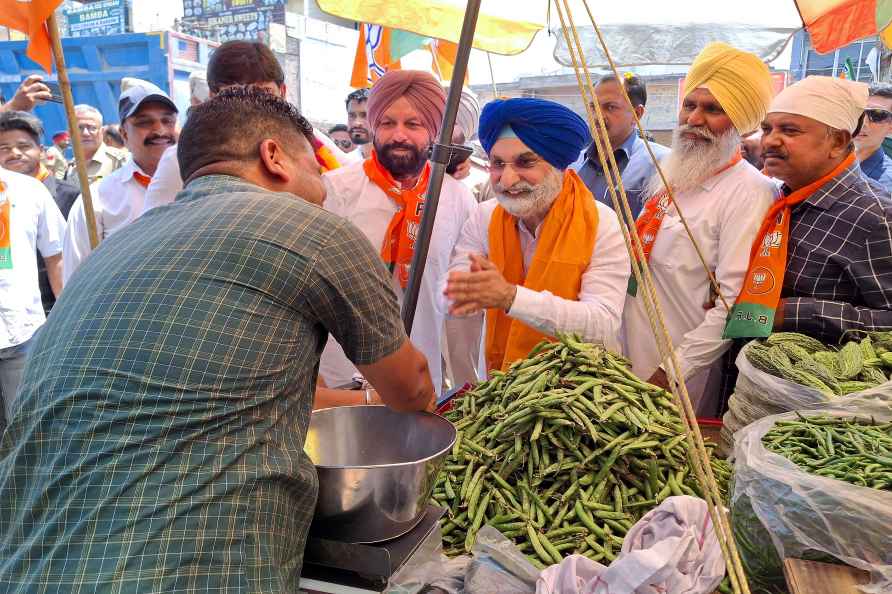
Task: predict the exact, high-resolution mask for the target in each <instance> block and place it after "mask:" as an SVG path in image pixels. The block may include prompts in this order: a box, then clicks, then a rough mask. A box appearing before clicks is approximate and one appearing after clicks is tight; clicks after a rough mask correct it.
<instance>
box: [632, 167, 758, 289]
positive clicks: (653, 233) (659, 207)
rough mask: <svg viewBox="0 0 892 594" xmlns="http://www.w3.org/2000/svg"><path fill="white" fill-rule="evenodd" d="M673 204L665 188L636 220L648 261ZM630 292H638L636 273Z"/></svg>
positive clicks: (642, 247) (721, 170)
mask: <svg viewBox="0 0 892 594" xmlns="http://www.w3.org/2000/svg"><path fill="white" fill-rule="evenodd" d="M741 158H742V157H741V155H740V153H739V152H738V153H737V154H735V155H734V156H733V157H732V158H731V160H730V161H729V162H728V163H726V164H725V165H724V166H723V167H721V168H720V169H718V170H717V171H716V172H715V173H714V174H713V177H715V176H716V175H718V174H720V173H722V172H724V171H725V170H727V169H730V168H731V167H734V166H735V165H737V163H739V162H740V160H741ZM671 204H672V201H671V200H670V199H669V193H668V192H667V191H666V190H665V189H663V190H661V191H660V192H657V193H656V194H654V195H653V196H651V197H650V198H649V199H648V200H647V202H645V203H644V212H642V213H641V216H639V217H638V220H637V221H635V228H636V229H637V230H638V237H639V238H640V239H641V249H642V250H643V251H644V259H645V260H646V261H647V262H650V252H651V250H653V247H654V242H656V240H657V234H658V233H659V232H660V227H662V225H663V219H664V218H665V217H666V213H667V212H669V207H670V206H671ZM628 293H629V295H631V296H632V297H635V296H636V295H637V294H638V282H637V280H636V279H635V275H634V274H633V275H631V276H629V289H628Z"/></svg>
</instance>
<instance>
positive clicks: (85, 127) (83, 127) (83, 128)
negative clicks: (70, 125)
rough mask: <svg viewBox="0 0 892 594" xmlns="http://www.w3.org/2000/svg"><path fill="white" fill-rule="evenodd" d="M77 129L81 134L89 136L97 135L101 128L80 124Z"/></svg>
mask: <svg viewBox="0 0 892 594" xmlns="http://www.w3.org/2000/svg"><path fill="white" fill-rule="evenodd" d="M77 129H78V130H80V131H81V132H86V133H87V134H96V133H97V132H99V126H94V125H92V124H78V126H77Z"/></svg>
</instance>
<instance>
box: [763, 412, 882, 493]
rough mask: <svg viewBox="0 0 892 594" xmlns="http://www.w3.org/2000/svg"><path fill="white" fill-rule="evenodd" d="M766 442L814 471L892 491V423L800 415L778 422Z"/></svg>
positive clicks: (841, 479)
mask: <svg viewBox="0 0 892 594" xmlns="http://www.w3.org/2000/svg"><path fill="white" fill-rule="evenodd" d="M762 444H763V445H764V446H765V448H766V449H768V450H770V451H772V452H774V453H776V454H780V455H781V456H783V457H784V458H786V459H788V460H790V461H791V462H793V463H794V464H796V465H797V466H799V467H800V468H801V469H802V470H804V471H805V472H807V473H809V474H815V475H818V476H825V477H828V478H833V479H837V480H840V481H845V482H847V483H851V484H853V485H860V486H862V487H870V488H873V489H880V490H883V491H892V423H876V422H875V421H873V420H872V419H852V418H843V417H833V416H829V415H819V416H814V417H802V416H800V418H799V420H790V421H780V422H778V423H777V424H776V425H775V426H774V427H773V428H772V429H771V431H769V432H768V433H766V434H765V436H764V437H763V438H762Z"/></svg>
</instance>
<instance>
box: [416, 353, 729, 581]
mask: <svg viewBox="0 0 892 594" xmlns="http://www.w3.org/2000/svg"><path fill="white" fill-rule="evenodd" d="M492 375H493V377H492V379H490V380H489V381H486V382H483V383H481V384H479V385H477V386H476V387H475V388H474V389H473V390H471V391H469V392H467V393H465V394H464V395H463V396H462V397H460V398H458V399H456V401H455V403H454V407H453V409H452V410H451V411H449V412H448V413H446V418H448V419H449V420H450V421H452V422H453V423H454V424H455V426H456V428H457V429H458V437H457V439H456V442H455V447H454V448H453V450H452V452H451V454H450V455H449V457H448V458H447V460H446V463H445V466H444V469H443V471H442V472H441V474H440V476H439V478H438V481H437V483H436V486H435V488H434V494H433V499H434V502H435V503H436V504H438V505H441V506H443V507H446V508H447V509H448V513H447V515H446V516H445V517H444V519H443V521H442V532H443V540H444V545H445V548H446V553H447V554H449V555H456V554H461V553H463V552H466V551H470V550H471V547H472V546H473V544H474V541H475V538H476V534H477V531H478V530H479V529H480V528H481V527H482V526H484V525H487V524H489V525H491V526H493V527H495V528H497V529H498V530H500V531H501V532H502V533H503V534H504V535H505V536H507V537H508V538H511V539H512V540H513V541H514V543H515V544H516V545H517V546H518V547H519V548H520V550H521V551H523V552H524V553H525V554H527V556H528V557H529V558H530V559H531V561H532V562H533V563H534V564H535V565H537V566H539V567H541V566H547V565H551V564H552V563H557V562H560V560H561V559H562V558H563V557H564V556H567V555H570V554H573V553H578V554H581V555H585V556H587V557H589V558H591V559H593V560H596V561H602V560H603V562H604V563H605V564H606V563H609V562H610V561H612V560H613V559H614V558H615V556H616V554H617V553H618V552H619V550H620V548H621V546H622V543H623V538H624V537H625V535H626V533H627V532H628V531H629V529H630V528H631V527H632V525H633V524H634V523H635V522H637V521H638V520H639V519H640V518H641V517H642V516H643V515H644V514H646V513H647V512H649V511H650V510H652V509H653V508H654V507H656V506H657V505H659V504H660V503H661V502H662V501H663V500H664V499H665V498H667V497H669V496H671V495H682V494H687V495H694V496H699V495H700V488H699V486H698V484H697V482H696V479H695V478H694V473H693V471H692V470H691V466H690V464H689V462H688V456H687V443H686V441H685V435H684V427H683V424H682V421H681V419H680V417H679V414H678V412H677V410H676V408H675V406H674V404H673V403H672V402H671V400H670V398H671V397H670V395H669V394H668V393H667V392H665V391H664V390H662V389H661V388H658V387H656V386H653V385H650V384H647V383H644V382H643V381H641V380H640V379H638V378H637V377H636V376H635V375H634V374H633V373H632V372H631V371H630V370H629V364H628V362H627V361H626V360H625V359H623V358H622V357H619V356H617V355H615V354H613V353H610V352H609V351H607V350H606V349H604V348H602V347H600V346H595V345H591V344H585V343H581V342H579V340H578V339H577V338H576V337H572V336H561V337H560V340H559V341H558V342H554V343H550V342H542V343H540V344H539V345H538V346H537V347H536V348H534V349H533V351H532V352H531V353H530V355H529V356H528V357H527V358H526V359H524V360H521V361H517V362H515V363H514V364H513V365H512V366H511V367H510V368H509V369H508V370H507V371H506V372H504V373H502V372H493V373H492ZM709 447H710V448H711V447H712V444H709ZM712 464H713V471H714V472H715V474H716V479H717V480H718V481H719V483H720V488H722V489H723V495H724V494H725V493H724V491H725V490H726V489H727V480H728V477H729V475H730V467H729V466H728V465H727V463H725V462H724V461H721V460H713V463H712Z"/></svg>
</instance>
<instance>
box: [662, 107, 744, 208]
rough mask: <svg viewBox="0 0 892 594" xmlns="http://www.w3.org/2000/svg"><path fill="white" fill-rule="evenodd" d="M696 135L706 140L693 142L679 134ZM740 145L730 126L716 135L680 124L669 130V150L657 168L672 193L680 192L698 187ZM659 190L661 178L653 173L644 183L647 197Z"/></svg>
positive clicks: (735, 131)
mask: <svg viewBox="0 0 892 594" xmlns="http://www.w3.org/2000/svg"><path fill="white" fill-rule="evenodd" d="M685 132H690V133H694V134H699V135H700V136H701V138H705V139H707V140H708V142H703V141H694V140H690V139H688V138H685V137H683V136H682V134H683V133H685ZM739 147H740V134H738V133H737V130H735V129H734V128H730V129H729V130H728V131H727V132H725V133H724V134H722V135H721V136H716V135H714V134H713V133H712V132H710V131H709V129H708V128H706V127H705V126H704V127H694V126H688V125H683V126H679V127H678V128H676V129H675V132H673V133H672V150H671V151H670V152H669V154H668V155H666V157H665V158H664V159H663V160H662V161H661V162H660V168H661V169H662V170H663V174H664V175H665V176H666V181H667V182H669V186H670V187H671V188H672V191H673V192H684V191H686V190H690V189H691V188H695V187H697V186H699V185H700V184H701V183H703V182H704V181H706V180H708V179H709V178H710V177H712V176H713V175H715V174H716V171H717V170H718V169H720V168H722V167H723V166H724V165H725V164H727V163H728V162H729V161H730V160H731V158H732V157H733V156H734V153H735V152H737V151H738V150H739ZM661 191H663V180H662V179H661V178H660V174H659V173H654V175H653V177H651V179H650V181H649V182H648V184H647V196H648V197H649V196H653V195H655V194H657V193H659V192H661Z"/></svg>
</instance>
